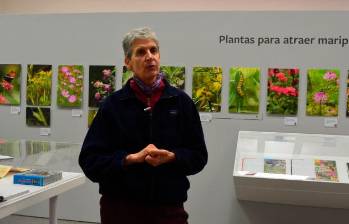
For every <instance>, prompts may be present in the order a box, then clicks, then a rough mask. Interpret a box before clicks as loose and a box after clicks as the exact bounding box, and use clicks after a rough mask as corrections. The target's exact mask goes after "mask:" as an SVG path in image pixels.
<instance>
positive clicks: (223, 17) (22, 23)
mask: <svg viewBox="0 0 349 224" xmlns="http://www.w3.org/2000/svg"><path fill="white" fill-rule="evenodd" d="M348 19H349V13H347V12H195V13H190V12H185V13H179V12H178V13H175V12H173V13H101V14H72V15H2V16H0V30H1V34H0V63H1V64H6V63H19V64H22V67H23V72H22V87H23V88H22V89H23V90H24V89H25V85H26V84H25V83H26V65H27V64H30V63H34V64H52V65H53V68H54V78H53V87H55V86H56V82H57V66H58V65H59V64H83V65H84V66H85V71H86V74H87V72H88V65H98V64H115V65H116V66H117V68H119V71H120V69H121V67H122V62H123V57H122V50H121V39H122V36H123V34H124V33H125V32H127V31H128V30H129V29H131V28H134V27H140V26H144V25H147V26H150V27H152V28H153V29H154V30H155V31H156V32H157V34H158V36H159V39H160V41H161V42H160V43H161V61H162V64H164V65H181V66H185V67H186V70H187V77H186V78H187V80H186V81H187V83H186V84H187V86H186V91H187V92H188V93H190V92H191V70H192V67H193V66H196V65H200V66H222V67H223V72H224V86H223V102H222V105H223V106H222V111H223V112H222V113H219V114H214V119H213V121H211V122H208V123H206V122H205V123H203V127H204V131H205V137H206V141H207V146H208V151H209V161H208V165H207V167H206V168H205V169H204V171H203V172H201V173H200V174H198V175H196V176H193V177H191V178H190V179H191V189H190V192H189V200H188V202H187V203H186V208H187V210H188V211H189V213H190V223H193V224H199V223H200V224H212V223H219V224H231V223H236V224H238V223H239V224H240V223H268V224H270V223H347V220H349V212H348V211H347V210H341V209H326V208H311V207H297V206H285V205H274V204H264V203H252V202H239V201H238V200H237V199H236V196H235V192H234V181H233V167H234V166H233V165H234V155H235V146H236V138H237V133H238V131H239V130H257V131H258V130H260V131H280V132H304V133H325V134H346V133H348V131H349V120H348V118H346V117H345V104H346V99H345V91H346V90H345V88H344V87H345V85H346V76H347V70H348V69H349V64H348V63H347V61H348V58H349V57H348V56H349V53H348V47H344V48H342V47H340V46H318V45H311V46H300V45H296V46H292V47H290V46H284V45H279V46H277V45H268V46H260V47H258V46H255V45H253V46H247V45H234V44H231V45H222V44H219V42H218V37H219V35H222V34H228V35H231V36H240V35H244V36H253V37H258V36H274V37H275V36H280V37H284V36H301V37H306V36H309V37H311V36H315V37H319V36H326V37H337V36H339V35H342V37H349V30H348V29H346V27H347V26H346V25H347V21H348ZM232 66H244V67H260V68H261V74H262V79H261V81H262V91H261V108H260V111H261V112H260V114H259V116H258V119H254V120H253V119H250V118H251V117H250V116H246V117H241V116H236V115H230V114H228V113H227V109H228V106H227V102H228V85H227V84H228V79H229V76H228V74H229V68H230V67H232ZM268 67H285V68H287V67H298V68H300V72H301V85H300V103H299V115H298V121H299V124H298V125H297V126H295V127H286V126H284V124H283V118H282V117H268V116H267V115H266V113H265V108H266V105H265V98H266V73H267V68H268ZM308 68H339V69H340V70H341V85H342V86H341V90H340V91H341V92H340V105H339V126H338V128H324V126H323V121H324V119H323V118H321V117H306V116H305V94H306V75H305V74H306V70H307V69H308ZM118 75H119V76H118V77H117V86H118V87H119V88H120V86H121V77H120V73H118ZM84 83H85V90H86V91H85V93H84V106H83V108H82V109H83V111H84V114H83V116H82V117H81V118H79V117H78V118H77V117H72V116H71V111H70V110H62V109H58V108H57V106H56V105H55V102H56V101H55V98H56V93H55V90H53V91H52V99H53V101H52V102H53V104H52V106H51V109H52V114H51V116H52V120H51V132H52V134H51V136H49V137H44V136H39V130H38V128H29V127H27V126H26V124H25V102H26V101H25V91H23V92H22V96H21V99H22V104H21V110H22V112H21V114H20V115H11V114H10V107H8V106H1V107H0V114H1V115H0V136H1V137H5V138H26V139H40V140H55V141H70V142H81V141H82V140H83V138H84V135H85V133H86V130H87V109H88V108H87V98H88V93H87V86H88V76H87V75H86V76H85V81H84ZM242 118H245V119H242ZM97 200H98V193H97V187H96V185H94V184H91V183H87V184H86V185H84V186H83V187H80V188H78V189H76V190H73V191H71V192H69V193H67V194H65V195H63V196H62V197H60V200H59V211H58V212H59V215H60V217H62V218H67V219H80V220H86V221H98V220H99V217H98V201H97ZM46 205H47V204H41V205H39V206H36V207H33V208H31V209H29V210H26V211H25V212H24V214H34V215H42V212H40V211H39V209H40V208H44V207H47V206H46Z"/></svg>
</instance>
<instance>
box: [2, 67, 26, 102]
mask: <svg viewBox="0 0 349 224" xmlns="http://www.w3.org/2000/svg"><path fill="white" fill-rule="evenodd" d="M21 68H22V67H21V65H19V64H0V105H1V104H3V105H20V100H21V94H20V89H21Z"/></svg>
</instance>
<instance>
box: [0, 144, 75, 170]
mask: <svg viewBox="0 0 349 224" xmlns="http://www.w3.org/2000/svg"><path fill="white" fill-rule="evenodd" d="M80 150H81V144H78V143H67V142H53V141H34V140H12V139H1V140H0V155H2V156H9V157H12V159H3V160H1V159H0V165H8V166H13V167H23V168H30V169H47V170H60V171H64V172H81V169H80V167H79V164H78V156H79V153H80Z"/></svg>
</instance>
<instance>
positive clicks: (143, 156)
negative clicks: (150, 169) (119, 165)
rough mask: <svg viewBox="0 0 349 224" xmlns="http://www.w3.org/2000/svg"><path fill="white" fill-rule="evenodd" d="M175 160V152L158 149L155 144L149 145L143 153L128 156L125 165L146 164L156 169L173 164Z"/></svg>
mask: <svg viewBox="0 0 349 224" xmlns="http://www.w3.org/2000/svg"><path fill="white" fill-rule="evenodd" d="M174 159H175V154H174V153H173V152H170V151H168V150H166V149H158V148H157V147H156V146H155V145H154V144H149V145H147V146H146V147H145V148H144V149H142V150H141V151H139V152H137V153H134V154H129V155H127V156H126V158H125V161H124V165H130V164H134V163H143V162H146V163H149V164H150V165H152V166H154V167H155V166H159V165H161V164H164V163H168V162H171V161H173V160H174Z"/></svg>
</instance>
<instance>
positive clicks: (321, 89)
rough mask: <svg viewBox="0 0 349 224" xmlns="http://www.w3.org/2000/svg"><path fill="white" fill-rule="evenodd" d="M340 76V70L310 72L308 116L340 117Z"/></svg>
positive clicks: (311, 70)
mask: <svg viewBox="0 0 349 224" xmlns="http://www.w3.org/2000/svg"><path fill="white" fill-rule="evenodd" d="M339 74H340V72H339V69H309V70H308V74H307V78H308V84H307V108H306V114H307V115H308V116H327V117H328V116H337V115H338V95H339Z"/></svg>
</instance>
